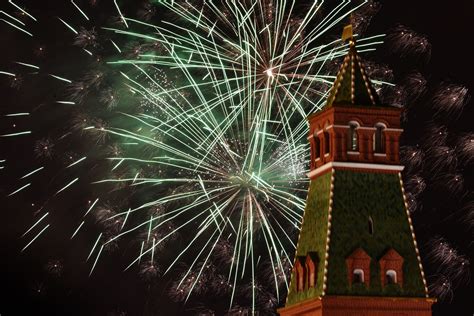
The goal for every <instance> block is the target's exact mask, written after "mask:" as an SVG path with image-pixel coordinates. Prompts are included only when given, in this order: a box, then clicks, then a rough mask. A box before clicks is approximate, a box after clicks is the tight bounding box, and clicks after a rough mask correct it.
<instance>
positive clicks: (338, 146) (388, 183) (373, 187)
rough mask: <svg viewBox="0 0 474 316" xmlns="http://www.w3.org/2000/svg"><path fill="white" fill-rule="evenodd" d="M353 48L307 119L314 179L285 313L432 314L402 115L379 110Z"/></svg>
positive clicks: (349, 33) (348, 35)
mask: <svg viewBox="0 0 474 316" xmlns="http://www.w3.org/2000/svg"><path fill="white" fill-rule="evenodd" d="M344 34H345V35H343V37H346V39H349V45H350V48H349V52H348V54H347V55H346V57H345V58H344V62H343V64H342V66H341V68H340V70H339V73H338V75H337V78H336V81H335V82H334V85H333V87H332V90H331V92H330V94H329V97H328V100H327V104H326V105H325V107H324V108H323V109H322V110H321V111H319V112H317V113H314V114H312V115H310V116H309V118H308V120H309V124H310V133H309V136H308V139H309V142H310V144H311V171H310V172H309V173H308V176H309V178H310V180H311V182H310V187H309V191H308V198H307V201H306V209H305V212H304V216H303V223H302V227H301V232H300V236H299V239H298V244H297V250H296V256H295V263H294V268H293V272H292V276H291V283H290V289H289V293H288V297H287V301H286V304H285V307H284V308H281V309H280V310H279V313H280V315H281V316H290V315H321V316H326V315H331V316H336V315H337V316H339V315H341V316H348V315H364V316H382V315H383V316H385V315H387V316H388V315H390V316H401V315H403V316H414V315H422V316H425V315H426V316H428V315H431V305H432V304H433V302H434V300H433V299H431V298H429V297H428V291H427V288H426V281H425V278H424V274H423V267H422V265H421V260H420V256H419V253H418V248H417V243H416V239H415V234H414V231H413V227H412V222H411V219H410V214H409V212H408V210H407V204H406V200H405V195H404V190H403V183H402V178H401V174H400V172H401V171H402V170H403V166H401V165H400V161H399V138H400V134H401V133H402V131H403V130H402V129H401V128H400V111H401V110H400V109H399V108H395V107H390V106H385V105H382V104H380V102H379V99H378V97H377V93H376V91H375V90H374V88H373V87H372V84H371V82H370V80H369V78H368V77H367V75H366V73H365V71H364V67H363V65H362V63H361V60H360V58H359V56H358V55H357V51H356V47H355V41H354V39H353V38H352V31H351V27H350V26H349V27H346V28H345V29H344Z"/></svg>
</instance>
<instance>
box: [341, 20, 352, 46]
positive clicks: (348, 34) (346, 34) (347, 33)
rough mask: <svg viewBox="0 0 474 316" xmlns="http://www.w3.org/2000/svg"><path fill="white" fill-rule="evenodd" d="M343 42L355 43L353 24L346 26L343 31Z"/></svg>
mask: <svg viewBox="0 0 474 316" xmlns="http://www.w3.org/2000/svg"><path fill="white" fill-rule="evenodd" d="M342 40H343V41H344V42H345V41H347V40H349V41H351V42H352V41H354V35H353V34H352V24H349V25H346V26H345V27H344V30H343V31H342Z"/></svg>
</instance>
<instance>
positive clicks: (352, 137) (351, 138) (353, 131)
mask: <svg viewBox="0 0 474 316" xmlns="http://www.w3.org/2000/svg"><path fill="white" fill-rule="evenodd" d="M358 127H359V125H358V124H357V123H356V122H349V135H348V137H347V140H348V146H347V150H349V151H358V150H359V146H358V144H359V140H358V135H357V128H358Z"/></svg>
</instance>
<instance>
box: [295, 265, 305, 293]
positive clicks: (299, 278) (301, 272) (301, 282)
mask: <svg viewBox="0 0 474 316" xmlns="http://www.w3.org/2000/svg"><path fill="white" fill-rule="evenodd" d="M294 269H295V277H296V291H297V292H300V291H303V290H304V287H305V280H306V271H305V270H306V269H305V267H304V266H303V264H302V258H300V257H298V258H297V259H296V263H295V268H294Z"/></svg>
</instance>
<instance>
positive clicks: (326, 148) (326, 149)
mask: <svg viewBox="0 0 474 316" xmlns="http://www.w3.org/2000/svg"><path fill="white" fill-rule="evenodd" d="M323 134H324V154H325V155H327V154H329V149H330V144H329V133H328V132H327V131H324V133H323Z"/></svg>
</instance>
